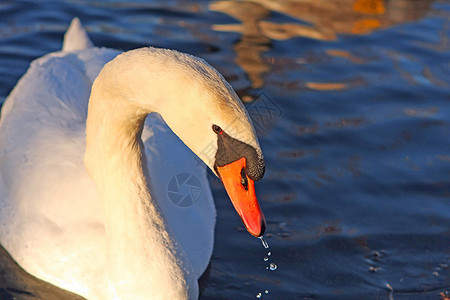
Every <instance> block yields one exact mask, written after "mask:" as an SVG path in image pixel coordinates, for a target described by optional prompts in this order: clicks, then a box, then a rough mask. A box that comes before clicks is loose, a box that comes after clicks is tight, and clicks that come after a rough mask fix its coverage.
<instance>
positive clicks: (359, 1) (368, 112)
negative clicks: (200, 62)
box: [0, 0, 450, 300]
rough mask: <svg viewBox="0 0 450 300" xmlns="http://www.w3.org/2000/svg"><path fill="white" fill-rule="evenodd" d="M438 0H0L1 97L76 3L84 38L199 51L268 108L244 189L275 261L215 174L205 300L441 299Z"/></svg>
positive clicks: (441, 28)
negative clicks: (251, 182)
mask: <svg viewBox="0 0 450 300" xmlns="http://www.w3.org/2000/svg"><path fill="white" fill-rule="evenodd" d="M449 11H450V7H449V4H448V2H446V1H405V0H389V1H383V0H371V1H369V0H365V1H363V0H337V1H325V0H323V1H320V0H319V1H317V0H315V1H293V0H292V1H288V0H285V1H277V2H275V1H265V0H261V1H258V2H256V1H222V2H216V1H199V2H193V1H180V2H178V1H164V2H162V1H161V2H155V1H150V2H149V1H145V2H144V1H142V2H141V1H133V2H124V1H119V0H117V1H104V2H99V1H97V2H91V1H76V2H75V1H59V2H57V1H39V2H36V1H3V2H1V3H0V20H1V21H0V102H2V101H3V100H4V99H5V98H6V96H7V95H8V93H9V92H10V90H11V89H12V87H13V86H14V85H15V83H16V81H17V80H18V79H19V78H20V76H21V75H22V74H23V73H24V72H25V70H26V69H27V67H28V65H29V63H30V61H31V60H32V59H34V58H36V57H39V56H41V55H44V54H46V53H48V52H51V51H55V50H57V49H59V48H60V47H61V41H62V35H63V32H64V30H65V28H66V26H67V24H68V23H69V22H70V20H71V18H72V17H73V16H75V15H76V16H79V17H80V18H81V19H82V21H84V23H85V24H86V25H87V27H88V30H89V33H90V35H91V36H92V39H93V41H94V43H95V44H96V45H100V46H105V47H111V48H118V49H122V50H128V49H132V48H136V47H140V46H145V45H150V44H151V45H154V46H159V47H171V48H175V49H178V50H181V51H184V52H188V53H192V54H194V55H197V56H200V57H203V58H205V59H206V60H207V61H208V62H210V63H211V64H212V65H213V66H215V67H216V68H218V69H219V70H220V71H221V72H222V73H223V74H224V76H225V77H226V78H227V79H228V80H229V81H230V83H231V84H232V86H233V87H234V88H235V89H236V90H237V92H238V94H239V95H240V96H241V98H242V99H243V100H244V101H245V102H246V103H247V104H246V105H247V106H248V108H249V110H252V108H253V111H255V108H262V107H265V106H263V105H262V104H265V105H267V107H271V110H270V112H271V114H269V111H265V112H266V114H265V115H263V116H262V118H261V116H259V117H260V118H258V117H257V116H256V117H255V119H254V123H255V124H256V126H257V130H258V133H259V135H260V143H261V147H262V149H263V151H264V156H265V159H266V164H267V168H266V174H265V177H264V179H263V181H262V182H257V183H256V190H257V191H256V192H257V195H258V198H259V201H260V203H261V207H262V209H263V211H264V213H265V216H266V219H267V230H266V233H265V239H266V240H267V242H269V243H270V245H271V248H270V249H271V251H272V252H273V253H274V254H273V255H274V256H275V255H276V264H277V266H278V269H277V270H276V271H274V272H270V271H266V270H261V269H262V268H261V264H262V263H263V264H266V262H263V260H262V257H264V256H266V253H267V249H263V251H261V250H262V249H261V247H260V241H258V240H256V239H254V238H253V237H251V236H250V235H249V234H248V233H247V232H246V231H245V229H244V228H243V226H242V224H241V223H240V220H239V217H238V216H237V214H236V212H235V211H234V210H233V208H232V206H231V204H230V201H229V199H228V197H227V195H226V193H225V191H224V190H223V187H222V186H221V185H220V183H219V182H218V181H216V180H213V177H211V185H212V190H213V194H214V197H215V199H216V206H217V209H218V216H217V227H216V236H220V237H221V238H220V239H217V238H216V240H215V250H214V253H213V258H212V261H211V268H210V274H209V277H208V278H207V281H206V286H205V288H204V290H203V292H202V296H201V299H255V295H256V294H257V293H258V292H260V293H261V296H262V297H263V298H264V299H350V300H351V299H355V300H356V299H395V300H399V299H400V300H401V299H408V300H409V299H440V293H445V292H447V291H450V274H449V268H448V261H449V258H450V257H449V256H450V254H449V249H450V248H449V247H450V244H449V238H450V233H449V228H450V201H449V198H450V197H449V196H450V188H449V187H450V182H449V178H450V176H449V175H450V172H449V170H450V151H449V149H450V138H449V133H450V126H449V119H450V117H449V116H450V105H449V100H450V99H449V98H450V97H449V95H450V89H449V84H450V80H449V78H450V76H449V75H450V74H449V69H450V66H449V62H450V51H449V50H450V49H449V42H448V37H449ZM252 103H253V104H255V106H252ZM258 103H259V105H260V106H258ZM253 115H254V114H253ZM254 116H255V115H254ZM264 266H265V265H264ZM0 278H1V277H0ZM25 286H27V285H25ZM6 287H10V288H16V289H20V288H21V287H22V286H21V285H20V284H17V285H14V286H11V283H6V282H5V281H0V299H3V298H5V299H8V298H6V297H7V296H6V295H7V294H10V292H8V291H7V290H6V289H5V288H6ZM265 289H267V290H268V291H270V293H269V294H267V295H266V294H265V293H264V292H263V291H264V290H265ZM25 290H27V289H25ZM44 299H45V298H44ZM47 299H48V298H47Z"/></svg>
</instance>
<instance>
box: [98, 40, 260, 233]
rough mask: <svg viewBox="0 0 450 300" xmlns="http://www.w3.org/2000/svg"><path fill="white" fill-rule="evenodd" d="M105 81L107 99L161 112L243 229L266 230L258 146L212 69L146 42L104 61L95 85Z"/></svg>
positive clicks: (238, 106)
mask: <svg viewBox="0 0 450 300" xmlns="http://www.w3.org/2000/svg"><path fill="white" fill-rule="evenodd" d="M112 68H114V70H112ZM109 70H110V71H111V72H109ZM105 84H107V85H106V86H103V88H102V90H103V91H104V93H103V94H105V93H106V94H107V95H106V97H107V98H111V97H115V98H117V97H119V98H122V99H125V101H126V102H133V103H137V104H138V105H139V106H138V107H139V109H138V111H143V112H145V113H150V112H157V113H159V114H160V115H161V116H162V118H163V119H164V121H165V122H166V123H167V125H168V126H169V127H170V128H171V129H172V131H173V132H174V133H175V134H176V135H177V136H178V137H179V138H180V139H181V140H182V141H183V142H184V143H185V144H186V145H187V146H188V147H189V148H190V149H191V150H192V151H193V152H194V153H195V154H196V155H197V156H198V157H199V158H200V159H201V160H202V161H203V162H204V163H205V164H206V165H207V166H208V167H209V168H210V169H211V170H212V171H213V172H214V173H215V174H216V175H217V176H218V177H219V178H220V179H221V181H222V182H223V184H224V186H225V189H226V190H227V193H228V195H229V197H230V199H231V201H232V203H233V205H234V207H235V209H236V211H237V212H238V214H239V216H240V217H241V219H242V221H243V223H244V225H245V226H246V228H247V230H248V231H249V232H250V233H251V234H252V235H254V236H256V237H259V236H261V235H262V234H263V233H264V231H265V218H264V215H263V213H262V211H261V208H260V206H259V204H258V202H257V199H256V196H255V189H254V181H257V180H260V179H261V178H262V177H263V175H264V168H265V163H264V158H263V155H262V151H261V148H260V146H259V142H258V139H257V136H256V133H255V130H254V127H253V125H252V122H251V119H250V117H249V115H248V113H247V111H246V109H245V107H244V106H243V104H242V102H241V101H240V99H239V97H238V96H237V95H236V93H235V91H234V90H233V88H232V87H231V86H230V84H229V83H228V82H227V81H226V80H225V79H224V78H223V76H222V75H221V74H220V73H219V72H218V71H217V70H216V69H214V68H213V67H211V66H210V65H209V64H208V63H206V62H205V61H204V60H203V59H200V58H197V57H194V56H191V55H188V54H184V53H180V52H177V51H173V50H167V49H158V48H152V47H149V48H142V49H136V50H132V51H128V52H125V53H122V54H121V55H119V56H118V57H116V58H115V59H114V60H113V61H111V62H110V63H108V64H107V65H106V66H105V67H104V69H103V70H102V72H101V74H100V75H99V77H98V78H97V80H96V82H95V83H94V87H95V86H96V85H105ZM93 93H94V88H93ZM103 97H105V95H103Z"/></svg>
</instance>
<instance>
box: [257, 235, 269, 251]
mask: <svg viewBox="0 0 450 300" xmlns="http://www.w3.org/2000/svg"><path fill="white" fill-rule="evenodd" d="M259 239H260V240H261V243H262V244H263V246H264V248H266V249H268V248H269V244H267V242H266V240H265V239H264V236H260V237H259Z"/></svg>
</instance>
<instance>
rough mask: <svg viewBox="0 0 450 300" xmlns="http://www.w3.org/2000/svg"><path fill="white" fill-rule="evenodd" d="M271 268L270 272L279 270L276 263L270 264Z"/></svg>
mask: <svg viewBox="0 0 450 300" xmlns="http://www.w3.org/2000/svg"><path fill="white" fill-rule="evenodd" d="M269 268H270V271H275V270H276V269H277V268H278V266H277V265H276V264H274V263H270V266H269Z"/></svg>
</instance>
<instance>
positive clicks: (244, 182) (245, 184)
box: [241, 168, 248, 191]
mask: <svg viewBox="0 0 450 300" xmlns="http://www.w3.org/2000/svg"><path fill="white" fill-rule="evenodd" d="M241 184H242V186H243V187H244V189H245V190H246V191H248V180H247V174H246V173H245V168H242V170H241Z"/></svg>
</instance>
